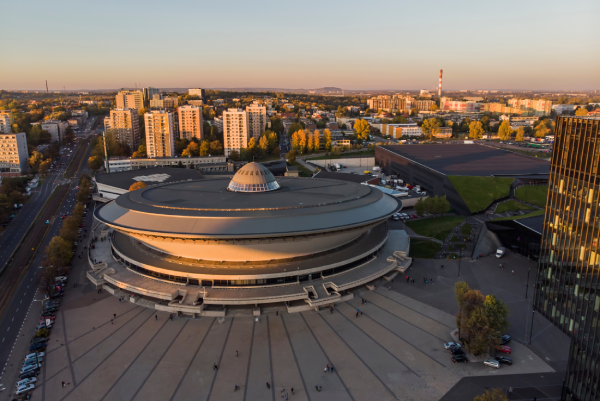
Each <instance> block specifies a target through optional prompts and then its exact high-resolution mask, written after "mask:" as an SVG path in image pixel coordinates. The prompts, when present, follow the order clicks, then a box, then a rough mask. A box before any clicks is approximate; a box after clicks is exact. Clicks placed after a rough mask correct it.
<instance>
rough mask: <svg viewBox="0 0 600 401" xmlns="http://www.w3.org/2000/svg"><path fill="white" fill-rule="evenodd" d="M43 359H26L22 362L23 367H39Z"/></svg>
mask: <svg viewBox="0 0 600 401" xmlns="http://www.w3.org/2000/svg"><path fill="white" fill-rule="evenodd" d="M43 360H44V358H38V359H35V358H34V359H26V360H24V361H23V367H25V366H30V365H41V364H42V362H43Z"/></svg>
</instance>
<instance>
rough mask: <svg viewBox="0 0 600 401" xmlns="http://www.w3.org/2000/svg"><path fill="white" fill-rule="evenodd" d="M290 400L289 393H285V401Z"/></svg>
mask: <svg viewBox="0 0 600 401" xmlns="http://www.w3.org/2000/svg"><path fill="white" fill-rule="evenodd" d="M288 399H289V398H288V393H285V401H287V400H288Z"/></svg>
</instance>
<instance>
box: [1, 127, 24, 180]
mask: <svg viewBox="0 0 600 401" xmlns="http://www.w3.org/2000/svg"><path fill="white" fill-rule="evenodd" d="M28 161H29V151H28V150H27V139H26V138H25V133H24V132H21V133H19V134H0V171H1V172H3V173H22V172H24V171H27V169H28V167H29V166H28Z"/></svg>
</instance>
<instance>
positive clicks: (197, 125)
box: [177, 105, 204, 140]
mask: <svg viewBox="0 0 600 401" xmlns="http://www.w3.org/2000/svg"><path fill="white" fill-rule="evenodd" d="M177 113H178V114H179V138H180V139H184V138H185V139H188V140H191V139H192V138H198V139H202V138H204V134H203V132H202V108H201V107H196V106H189V105H188V106H181V107H179V108H178V109H177Z"/></svg>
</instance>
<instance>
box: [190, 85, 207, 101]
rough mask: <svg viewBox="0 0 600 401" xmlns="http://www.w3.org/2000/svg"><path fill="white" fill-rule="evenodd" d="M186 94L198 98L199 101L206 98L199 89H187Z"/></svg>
mask: <svg viewBox="0 0 600 401" xmlns="http://www.w3.org/2000/svg"><path fill="white" fill-rule="evenodd" d="M188 94H189V95H190V96H198V97H199V98H200V99H204V97H205V96H206V93H205V91H204V89H200V88H195V89H188Z"/></svg>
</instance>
